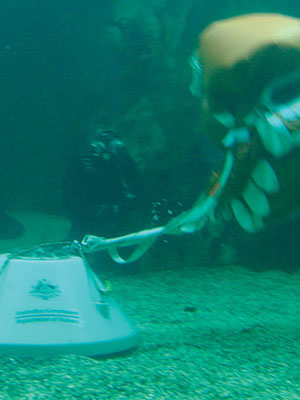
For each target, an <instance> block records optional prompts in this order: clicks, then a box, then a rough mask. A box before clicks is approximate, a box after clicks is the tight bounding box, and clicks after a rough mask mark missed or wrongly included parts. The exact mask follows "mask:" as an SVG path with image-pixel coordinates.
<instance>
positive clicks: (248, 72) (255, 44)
mask: <svg viewBox="0 0 300 400" xmlns="http://www.w3.org/2000/svg"><path fill="white" fill-rule="evenodd" d="M190 64H191V66H192V68H193V80H192V83H191V85H190V89H191V92H192V93H193V94H194V95H196V96H198V97H200V99H201V100H200V101H201V114H202V128H203V131H204V132H205V133H206V134H207V135H208V136H210V137H211V138H212V139H213V140H214V141H215V142H216V143H217V144H218V145H219V146H221V147H222V148H223V149H224V150H226V151H227V152H228V153H231V155H232V166H230V168H231V167H232V168H231V170H230V173H229V174H228V175H229V176H228V180H227V182H226V184H224V185H223V186H224V187H223V188H222V193H221V195H220V197H219V198H218V209H219V210H222V212H223V211H224V215H225V214H226V213H225V211H226V212H228V211H230V213H231V215H232V216H233V217H234V218H235V219H236V221H237V222H238V224H239V225H240V226H241V227H242V228H243V229H244V230H245V231H247V232H251V233H254V232H259V231H261V230H262V229H264V228H265V227H267V226H270V225H272V224H273V223H275V222H277V221H281V220H282V219H285V218H286V217H287V216H289V215H291V214H293V213H294V212H297V211H298V210H299V206H300V188H299V180H300V20H299V19H297V18H293V17H289V16H284V15H281V14H263V13H262V14H260V13H258V14H248V15H242V16H238V17H233V18H229V19H226V20H222V21H217V22H214V23H212V24H211V25H209V26H208V27H207V28H206V29H204V31H203V32H202V33H201V34H200V37H199V46H198V48H197V50H196V51H195V53H194V54H193V55H192V57H191V58H190ZM230 168H229V169H230ZM218 179H219V172H218V171H217V172H216V173H215V183H216V185H219V180H218ZM217 191H218V187H217V186H215V187H213V188H212V189H211V191H210V195H211V196H214V193H215V192H217ZM227 215H228V214H227Z"/></svg>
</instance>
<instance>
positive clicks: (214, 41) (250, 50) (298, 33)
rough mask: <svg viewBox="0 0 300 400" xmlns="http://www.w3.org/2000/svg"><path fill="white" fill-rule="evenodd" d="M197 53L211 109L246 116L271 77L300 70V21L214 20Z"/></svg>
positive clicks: (261, 17) (260, 17)
mask: <svg viewBox="0 0 300 400" xmlns="http://www.w3.org/2000/svg"><path fill="white" fill-rule="evenodd" d="M196 54H197V56H198V58H199V61H200V63H201V66H202V69H203V92H204V97H205V101H206V102H207V104H208V106H209V109H210V110H211V111H215V112H219V111H229V112H231V113H232V114H233V115H235V116H238V115H241V116H242V115H244V114H246V113H247V112H249V111H250V110H251V109H252V108H253V106H255V102H256V101H257V99H258V96H259V95H260V93H261V90H262V89H263V88H264V87H265V86H266V85H267V84H268V83H269V82H270V81H271V80H272V79H276V78H278V77H280V76H284V75H285V74H287V73H290V72H291V71H293V70H295V69H299V68H300V19H298V18H294V17H289V16H284V15H281V14H246V15H242V16H238V17H233V18H229V19H226V20H222V21H217V22H214V23H212V24H211V25H209V26H208V27H207V28H206V29H205V30H204V31H203V32H202V34H201V35H200V37H199V47H198V49H197V51H196Z"/></svg>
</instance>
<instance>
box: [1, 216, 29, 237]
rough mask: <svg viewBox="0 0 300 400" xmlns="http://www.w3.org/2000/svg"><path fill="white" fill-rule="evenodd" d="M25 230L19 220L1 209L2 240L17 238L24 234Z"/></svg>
mask: <svg viewBox="0 0 300 400" xmlns="http://www.w3.org/2000/svg"><path fill="white" fill-rule="evenodd" d="M24 230H25V229H24V227H23V225H22V224H21V223H20V222H19V221H17V220H15V219H14V218H12V217H11V216H9V215H8V214H6V213H4V212H3V211H0V240H4V239H16V238H18V237H20V236H22V235H23V233H24Z"/></svg>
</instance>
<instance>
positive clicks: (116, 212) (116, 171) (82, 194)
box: [63, 129, 146, 239]
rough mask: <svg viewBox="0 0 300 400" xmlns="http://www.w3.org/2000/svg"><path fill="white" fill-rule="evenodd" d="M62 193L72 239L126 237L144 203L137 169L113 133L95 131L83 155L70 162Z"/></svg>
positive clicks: (110, 131)
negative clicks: (69, 221) (86, 236)
mask: <svg viewBox="0 0 300 400" xmlns="http://www.w3.org/2000/svg"><path fill="white" fill-rule="evenodd" d="M63 192H64V195H63V197H64V207H65V210H66V212H67V215H68V217H69V218H70V219H71V222H72V229H71V234H70V235H71V238H72V239H81V238H82V237H83V236H84V235H85V234H95V235H100V236H106V237H107V236H116V235H120V234H125V233H127V232H128V229H131V228H134V227H133V226H132V225H130V222H129V221H130V218H131V220H132V219H134V217H133V218H132V215H133V214H134V212H135V211H137V210H138V209H140V208H141V207H144V206H145V202H146V196H145V191H144V187H143V184H142V179H141V176H140V173H139V171H138V168H137V166H136V164H135V162H134V161H133V159H132V158H131V156H130V155H129V153H128V152H127V150H126V149H125V145H124V143H123V142H122V141H121V140H120V139H118V138H117V137H116V135H115V133H114V132H113V131H112V130H102V129H97V130H96V132H95V133H94V134H93V136H92V138H91V140H90V143H89V146H88V150H87V152H86V154H84V155H83V156H82V157H77V158H75V159H73V160H72V161H71V162H70V164H69V166H68V168H67V171H66V175H65V179H64V187H63ZM135 222H136V223H138V217H136V221H135ZM135 222H133V224H134V223H135Z"/></svg>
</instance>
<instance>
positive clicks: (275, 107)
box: [255, 71, 300, 157]
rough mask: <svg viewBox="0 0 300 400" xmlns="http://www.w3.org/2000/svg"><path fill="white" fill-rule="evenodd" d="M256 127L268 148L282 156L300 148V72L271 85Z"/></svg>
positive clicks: (263, 97)
mask: <svg viewBox="0 0 300 400" xmlns="http://www.w3.org/2000/svg"><path fill="white" fill-rule="evenodd" d="M256 113H257V115H258V117H259V118H257V119H256V122H255V126H256V128H257V130H258V133H259V136H260V138H261V140H262V143H263V145H264V147H265V149H266V150H267V151H268V152H269V153H271V154H272V155H274V156H275V157H281V156H284V155H285V154H287V153H289V152H290V151H291V150H292V149H293V148H295V147H298V146H299V145H300V71H297V72H293V73H291V74H290V75H288V76H285V77H284V78H281V79H277V80H275V81H274V82H273V83H271V84H270V85H269V86H268V87H267V88H266V89H265V91H264V92H263V94H262V96H261V100H260V102H259V105H258V107H257V109H256Z"/></svg>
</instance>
